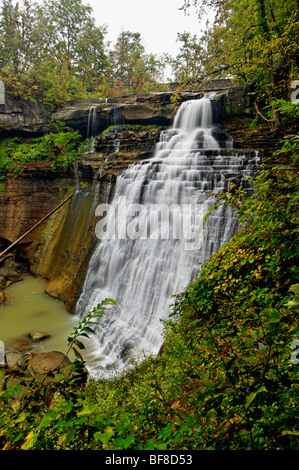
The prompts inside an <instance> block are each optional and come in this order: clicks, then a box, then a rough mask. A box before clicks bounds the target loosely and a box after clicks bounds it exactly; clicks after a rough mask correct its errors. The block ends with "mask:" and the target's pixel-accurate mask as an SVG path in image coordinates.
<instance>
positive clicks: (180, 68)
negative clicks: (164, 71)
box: [170, 32, 202, 82]
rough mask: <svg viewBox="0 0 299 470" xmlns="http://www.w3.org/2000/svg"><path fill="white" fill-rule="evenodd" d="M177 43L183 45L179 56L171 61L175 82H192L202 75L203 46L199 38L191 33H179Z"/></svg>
mask: <svg viewBox="0 0 299 470" xmlns="http://www.w3.org/2000/svg"><path fill="white" fill-rule="evenodd" d="M177 42H179V43H181V47H180V50H179V53H178V55H177V56H176V58H175V59H172V60H171V61H170V63H171V66H172V71H173V74H174V77H175V80H177V81H179V82H182V81H192V80H196V79H197V78H198V76H200V75H201V74H202V46H201V44H200V41H199V39H198V37H197V36H196V35H195V36H191V34H190V33H187V32H184V33H182V34H180V33H178V35H177Z"/></svg>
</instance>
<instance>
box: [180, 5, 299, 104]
mask: <svg viewBox="0 0 299 470" xmlns="http://www.w3.org/2000/svg"><path fill="white" fill-rule="evenodd" d="M192 3H193V6H195V7H196V9H197V11H198V15H199V17H201V20H203V19H204V15H205V14H207V13H209V11H210V10H209V9H210V8H212V9H213V11H214V13H215V15H214V18H215V19H214V22H213V23H212V24H210V23H209V22H207V25H206V28H205V31H204V34H203V35H202V37H201V38H200V43H201V48H200V55H201V63H202V69H203V72H202V74H201V76H200V77H198V78H199V79H203V80H205V79H208V80H209V79H211V78H228V77H229V78H231V77H233V80H234V81H235V82H237V83H240V82H241V83H244V82H254V83H255V86H256V90H257V91H258V94H257V97H258V99H259V101H260V102H261V103H262V104H269V102H270V101H271V99H272V98H274V97H276V98H284V99H286V100H287V99H289V98H290V96H289V95H290V92H289V90H290V84H291V82H292V81H293V80H296V79H297V75H298V60H297V58H298V41H297V40H296V38H297V36H298V28H299V13H298V2H296V1H295V0H287V1H285V2H284V3H283V4H281V2H280V1H279V0H273V1H269V0H250V1H243V0H228V1H224V0H208V1H206V2H203V1H201V0H194V1H193V2H192ZM183 4H184V8H185V10H186V11H188V10H189V9H190V8H191V2H190V1H189V0H185V1H184V2H183ZM244 12H246V14H244Z"/></svg>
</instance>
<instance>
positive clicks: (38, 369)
mask: <svg viewBox="0 0 299 470" xmlns="http://www.w3.org/2000/svg"><path fill="white" fill-rule="evenodd" d="M70 364H71V361H70V360H69V359H68V357H67V356H66V355H65V354H63V353H62V352H59V351H51V352H45V353H31V355H30V357H29V360H28V362H27V371H28V372H29V373H30V374H31V375H32V376H33V377H37V376H41V375H46V374H50V373H51V372H54V371H60V370H61V369H63V368H64V367H66V366H69V365H70Z"/></svg>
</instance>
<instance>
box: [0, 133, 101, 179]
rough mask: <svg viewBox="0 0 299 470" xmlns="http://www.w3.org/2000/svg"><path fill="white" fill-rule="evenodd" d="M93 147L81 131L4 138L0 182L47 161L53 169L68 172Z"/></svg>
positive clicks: (1, 146) (1, 145) (0, 145)
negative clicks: (82, 135)
mask: <svg viewBox="0 0 299 470" xmlns="http://www.w3.org/2000/svg"><path fill="white" fill-rule="evenodd" d="M58 127H59V126H58ZM61 129H63V126H62V127H61ZM91 146H92V142H91V139H87V140H84V141H82V138H81V135H80V134H79V132H77V131H65V130H60V132H50V133H49V134H45V135H44V136H43V137H39V138H35V139H21V138H19V137H13V138H9V139H5V140H3V141H1V143H0V179H5V177H6V174H7V173H14V174H15V175H18V174H19V173H21V172H22V170H23V169H24V167H25V166H26V164H28V163H30V162H40V161H48V162H52V167H53V168H54V169H57V168H62V169H65V170H67V169H68V168H69V167H70V166H72V165H73V164H74V163H76V162H77V161H78V160H79V159H80V157H81V155H82V154H83V153H84V152H86V151H88V150H90V149H91Z"/></svg>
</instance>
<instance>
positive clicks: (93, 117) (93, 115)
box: [87, 106, 99, 139]
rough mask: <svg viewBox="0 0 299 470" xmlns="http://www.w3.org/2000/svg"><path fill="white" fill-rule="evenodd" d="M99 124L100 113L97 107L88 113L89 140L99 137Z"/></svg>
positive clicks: (93, 107)
mask: <svg viewBox="0 0 299 470" xmlns="http://www.w3.org/2000/svg"><path fill="white" fill-rule="evenodd" d="M98 124H99V122H98V113H97V107H96V106H92V107H91V108H90V109H89V112H88V121H87V138H88V139H89V138H90V137H96V136H97V135H98V129H99V125H98Z"/></svg>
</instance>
